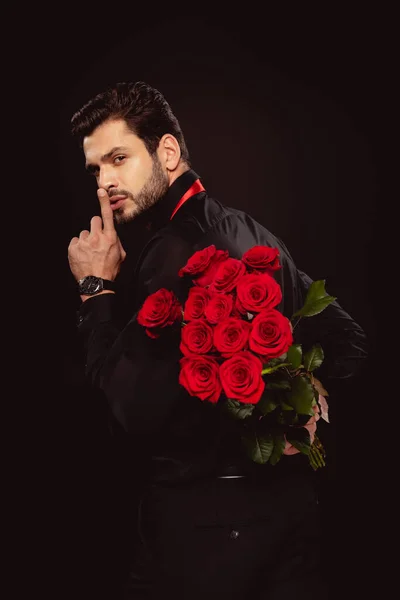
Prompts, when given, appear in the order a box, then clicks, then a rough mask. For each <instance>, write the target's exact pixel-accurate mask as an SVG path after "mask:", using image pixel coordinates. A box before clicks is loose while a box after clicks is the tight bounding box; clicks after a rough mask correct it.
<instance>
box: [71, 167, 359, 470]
mask: <svg viewBox="0 0 400 600" xmlns="http://www.w3.org/2000/svg"><path fill="white" fill-rule="evenodd" d="M197 178H198V175H197V174H196V173H195V172H194V171H193V170H189V171H187V172H186V173H184V174H183V175H181V176H180V177H179V178H178V179H177V180H176V181H175V182H174V183H173V184H172V185H171V187H170V188H169V190H168V192H167V194H166V195H165V196H164V197H163V198H162V199H161V200H160V201H159V202H158V203H157V204H156V205H154V206H153V207H152V208H151V209H149V210H148V211H146V212H145V213H143V214H142V215H141V216H140V217H139V218H138V219H135V221H134V222H133V225H132V232H133V227H135V228H136V230H137V231H139V229H140V232H141V236H142V238H141V240H142V243H143V244H144V247H143V249H142V251H141V252H140V254H139V257H138V258H137V261H135V262H136V265H132V264H131V263H129V262H128V264H129V272H127V269H126V268H125V270H124V272H123V276H122V275H121V278H120V276H119V277H118V278H117V283H118V282H119V283H120V291H119V292H118V293H117V294H104V295H100V296H95V297H93V298H90V299H89V300H87V301H86V302H84V303H83V304H82V306H81V307H80V309H79V311H78V323H79V324H78V327H79V330H80V331H81V333H82V335H83V336H84V339H85V347H86V357H87V358H86V373H87V376H88V377H89V378H90V380H91V382H92V384H93V385H94V386H96V387H97V388H99V389H100V390H102V391H103V393H104V394H105V396H106V398H107V401H108V404H109V407H110V412H111V414H112V420H113V422H114V424H115V427H116V430H118V431H119V432H120V433H121V435H123V436H124V437H125V438H126V440H128V443H127V445H126V446H125V449H126V452H131V453H132V461H134V459H137V460H136V464H137V465H139V464H140V468H142V470H143V472H145V473H147V474H150V478H151V479H152V480H166V481H175V480H177V479H178V480H180V479H185V478H190V477H196V476H199V475H204V474H212V473H214V474H215V473H218V472H221V470H223V469H226V467H227V466H229V465H236V466H237V468H239V469H241V470H245V469H247V468H249V469H253V468H257V469H258V468H259V467H260V468H261V469H264V470H265V467H267V468H268V469H270V470H271V469H283V468H285V465H288V464H289V463H290V464H291V465H296V464H297V462H299V463H301V461H303V463H304V464H307V457H305V456H304V455H297V456H291V457H286V456H283V457H282V458H281V461H280V463H278V465H276V466H274V467H271V466H270V465H261V466H260V465H257V466H255V465H254V463H251V461H250V460H249V459H246V458H244V454H243V451H242V449H241V448H240V443H239V437H238V436H237V432H236V431H235V427H236V424H234V423H233V421H232V423H230V422H228V421H227V420H226V417H225V416H223V415H221V413H220V410H219V407H218V404H217V405H211V404H209V403H207V402H202V401H201V400H199V399H197V398H194V397H191V396H189V395H188V394H187V392H186V391H185V390H184V389H183V388H182V387H181V386H180V385H179V383H178V375H179V369H180V365H179V358H180V356H181V355H180V352H179V336H180V331H179V330H178V329H174V328H172V329H171V330H169V331H167V330H165V335H163V336H161V337H160V338H158V339H157V340H154V339H151V338H149V337H148V336H147V335H146V333H145V330H144V328H143V327H141V326H140V325H139V324H138V323H137V321H136V315H137V311H138V310H139V309H140V307H141V306H142V304H143V302H144V300H145V298H146V297H147V296H148V295H149V294H152V293H153V292H155V291H157V290H158V289H159V288H162V287H164V288H167V289H170V290H173V291H174V292H175V294H176V295H177V297H178V298H179V300H180V301H181V303H184V300H185V298H186V297H187V292H188V281H187V279H186V278H180V277H179V276H178V271H179V269H180V268H181V267H183V266H184V265H185V264H186V262H187V260H188V258H189V257H190V256H191V255H192V254H193V253H194V252H195V251H196V250H199V249H202V248H204V247H207V246H209V245H210V244H214V245H215V246H216V248H217V249H224V250H228V252H229V255H230V256H231V257H233V258H241V257H242V255H243V253H244V252H246V251H247V250H248V249H249V248H251V247H252V246H255V245H267V246H271V247H277V248H279V251H280V262H281V265H282V269H280V270H279V271H277V272H276V273H275V278H276V280H277V281H278V283H279V284H280V286H281V288H282V302H281V304H280V305H279V306H278V307H277V308H278V310H280V311H281V312H283V314H284V315H285V316H287V317H288V318H290V317H291V316H292V315H293V313H294V312H295V311H296V310H298V309H299V308H300V307H301V306H302V305H303V302H304V299H305V295H306V292H307V289H308V287H309V286H310V284H311V282H312V280H311V279H310V277H308V276H307V275H306V274H305V273H303V272H301V271H299V270H298V269H297V268H296V266H295V264H294V262H293V259H292V258H291V256H290V254H289V252H288V250H287V248H286V247H285V245H284V244H283V243H282V241H281V240H279V239H278V238H276V237H275V236H274V235H273V234H272V233H270V232H269V231H268V230H267V229H266V228H265V227H263V226H262V225H260V224H259V223H257V222H256V221H255V220H254V219H253V218H252V217H250V216H249V215H248V214H246V213H245V212H242V211H240V210H236V209H233V208H230V207H227V206H224V205H223V204H221V203H220V202H218V201H217V200H215V199H213V198H210V197H209V196H208V195H207V193H206V192H200V193H198V194H196V195H194V196H192V197H191V198H190V199H189V200H188V201H187V202H186V203H184V204H183V206H182V207H181V208H180V209H179V210H178V212H177V213H176V215H175V216H174V217H173V219H172V220H171V215H172V213H173V211H174V208H175V206H176V205H177V203H178V201H179V200H180V198H181V197H182V195H183V194H184V193H185V192H186V191H187V190H188V189H189V188H190V186H191V185H192V183H193V182H194V181H195V180H196V179H197ZM129 226H131V224H129ZM129 226H127V227H129ZM124 266H125V263H124ZM127 275H128V276H127ZM295 341H296V343H301V344H303V348H304V349H305V350H307V349H308V348H309V347H311V345H312V344H315V343H320V344H321V346H322V348H323V350H324V354H325V359H324V362H323V365H322V366H321V368H320V369H319V370H318V374H317V377H318V378H319V379H320V380H321V381H322V382H323V384H324V385H325V387H326V388H327V389H328V391H329V392H331V390H332V387H334V385H335V382H337V381H341V380H343V379H346V378H348V377H350V376H352V375H354V373H355V372H356V371H357V370H358V367H359V365H360V364H361V363H362V361H363V360H364V359H365V357H366V354H367V352H366V337H365V334H364V332H363V330H362V329H361V327H360V326H359V325H358V324H357V323H355V322H354V320H353V319H352V318H351V317H350V316H349V315H348V314H347V313H346V312H345V311H344V310H343V309H342V308H341V306H340V305H339V304H338V303H337V302H334V303H333V304H331V305H330V306H329V307H328V308H326V309H325V310H324V311H323V312H322V313H320V314H319V315H317V316H314V317H312V318H310V319H302V320H301V321H300V323H299V325H298V327H296V332H295ZM139 457H140V458H139ZM250 463H251V464H250ZM281 464H282V465H283V466H282V465H281ZM238 465H239V466H238ZM307 468H308V469H310V467H309V466H308V464H307ZM228 472H229V471H228Z"/></svg>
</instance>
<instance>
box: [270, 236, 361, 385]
mask: <svg viewBox="0 0 400 600" xmlns="http://www.w3.org/2000/svg"><path fill="white" fill-rule="evenodd" d="M279 244H280V249H281V255H282V265H283V268H282V274H281V275H280V277H281V282H280V283H281V285H282V287H283V289H284V294H285V296H286V298H285V300H284V303H285V304H284V305H285V314H286V316H287V317H289V318H291V317H292V315H293V314H294V313H295V312H297V310H299V309H300V308H301V307H302V306H303V304H304V301H305V299H306V296H307V292H308V289H309V288H310V286H311V284H312V283H313V280H312V278H311V277H310V276H309V275H307V274H306V273H304V272H303V271H301V270H300V269H298V268H297V267H296V265H295V263H294V261H293V259H292V257H291V256H290V254H289V252H288V250H287V248H286V246H285V245H284V244H283V243H282V241H281V240H279ZM326 288H327V293H328V294H330V295H332V296H335V293H334V290H331V289H329V285H328V282H327V284H326ZM294 338H295V343H300V344H301V345H302V349H303V353H304V352H307V351H308V350H309V349H310V348H311V347H312V346H313V345H315V344H320V345H321V347H322V350H323V352H324V360H323V363H322V365H321V366H320V367H319V368H318V369H317V370H316V371H315V375H316V377H317V378H318V379H321V381H322V383H324V382H326V386H332V385H334V386H335V385H337V384H339V385H340V382H342V381H345V380H347V379H349V378H352V377H354V376H356V375H357V374H358V373H359V372H360V370H361V368H362V367H363V366H364V364H365V359H366V358H367V356H368V340H367V336H366V334H365V332H364V330H363V329H362V327H361V326H360V325H359V324H358V323H357V322H356V321H355V320H354V318H353V317H352V316H351V315H349V314H348V313H347V312H346V311H345V310H344V308H343V307H342V306H341V305H340V303H339V302H338V301H336V300H335V301H334V302H333V303H332V304H330V305H329V306H327V307H326V308H325V309H324V310H323V311H322V312H321V313H319V314H318V315H314V316H312V317H302V318H301V319H300V321H299V322H298V324H297V325H296V327H295V331H294ZM328 391H329V390H328Z"/></svg>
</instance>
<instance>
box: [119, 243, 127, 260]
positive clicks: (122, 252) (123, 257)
mask: <svg viewBox="0 0 400 600" xmlns="http://www.w3.org/2000/svg"><path fill="white" fill-rule="evenodd" d="M118 243H119V250H120V252H121V259H122V261H124V260H125V258H126V252H125V250H124V247H123V245H122V244H121V240H120V239H119V238H118Z"/></svg>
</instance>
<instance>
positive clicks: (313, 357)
mask: <svg viewBox="0 0 400 600" xmlns="http://www.w3.org/2000/svg"><path fill="white" fill-rule="evenodd" d="M323 361H324V351H323V350H322V348H321V346H320V345H319V344H316V345H315V346H313V347H312V348H311V350H309V351H308V352H306V354H305V355H304V368H305V370H306V371H309V372H311V371H314V369H318V367H320V366H321V365H322V363H323Z"/></svg>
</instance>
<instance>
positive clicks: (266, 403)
mask: <svg viewBox="0 0 400 600" xmlns="http://www.w3.org/2000/svg"><path fill="white" fill-rule="evenodd" d="M279 405H280V402H279V395H278V394H277V392H276V391H275V390H270V389H269V387H267V388H265V390H264V392H263V395H262V396H261V399H260V401H259V402H258V403H257V408H258V410H259V411H260V412H261V414H263V415H267V414H268V413H270V412H272V411H273V410H275V408H277V407H278V406H279Z"/></svg>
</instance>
